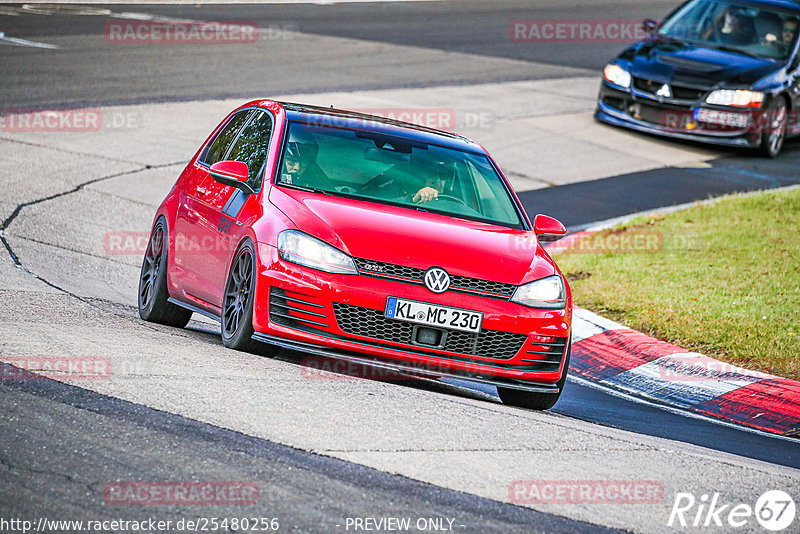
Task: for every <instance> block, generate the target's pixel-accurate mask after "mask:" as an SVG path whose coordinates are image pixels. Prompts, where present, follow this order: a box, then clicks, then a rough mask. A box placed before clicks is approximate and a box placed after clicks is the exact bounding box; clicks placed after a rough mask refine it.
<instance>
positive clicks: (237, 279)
mask: <svg viewBox="0 0 800 534" xmlns="http://www.w3.org/2000/svg"><path fill="white" fill-rule="evenodd" d="M255 289H256V250H255V247H254V246H253V243H252V242H251V241H249V240H248V241H245V242H244V243H243V244H242V245H241V246H240V247H239V250H238V251H237V252H236V255H235V256H234V258H233V261H232V262H231V270H230V273H228V281H227V282H226V283H225V295H224V296H223V300H222V321H221V322H222V325H221V330H222V344H223V345H225V346H226V347H228V348H231V349H235V350H243V351H247V352H255V351H256V350H257V349H258V347H259V343H257V342H256V341H253V340H252V338H251V336H252V335H253V332H254V330H253V304H254V302H255V299H256V295H255Z"/></svg>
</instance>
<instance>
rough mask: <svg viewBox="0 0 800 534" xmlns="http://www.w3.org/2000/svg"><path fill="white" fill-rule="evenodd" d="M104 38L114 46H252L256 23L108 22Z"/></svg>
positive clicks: (257, 29)
mask: <svg viewBox="0 0 800 534" xmlns="http://www.w3.org/2000/svg"><path fill="white" fill-rule="evenodd" d="M103 37H104V38H105V40H106V42H108V43H111V44H168V45H185V44H252V43H256V42H258V39H259V28H258V24H256V23H255V22H254V21H251V20H246V21H195V20H187V21H180V20H146V21H142V20H132V21H112V22H106V24H105V26H104V28H103Z"/></svg>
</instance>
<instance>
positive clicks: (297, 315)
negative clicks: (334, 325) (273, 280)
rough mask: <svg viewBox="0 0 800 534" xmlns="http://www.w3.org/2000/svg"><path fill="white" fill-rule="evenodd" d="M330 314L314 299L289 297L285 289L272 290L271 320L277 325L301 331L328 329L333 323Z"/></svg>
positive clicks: (297, 295)
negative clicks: (309, 328)
mask: <svg viewBox="0 0 800 534" xmlns="http://www.w3.org/2000/svg"><path fill="white" fill-rule="evenodd" d="M309 308H310V309H309ZM312 310H313V311H312ZM328 313H329V310H327V309H326V308H325V306H323V305H322V304H319V303H318V302H315V299H314V297H311V296H307V295H301V294H299V293H291V294H290V295H287V294H286V291H285V290H283V289H280V288H277V287H273V288H270V291H269V320H270V321H272V322H273V323H275V324H279V325H281V326H288V327H290V328H298V329H300V330H307V329H308V327H312V328H320V327H323V328H327V327H328V326H330V323H331V320H330V318H329V317H328Z"/></svg>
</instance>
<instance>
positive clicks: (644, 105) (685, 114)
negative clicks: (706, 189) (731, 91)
mask: <svg viewBox="0 0 800 534" xmlns="http://www.w3.org/2000/svg"><path fill="white" fill-rule="evenodd" d="M700 104H701V103H699V102H688V101H678V100H665V99H661V100H659V99H657V98H652V97H651V96H650V95H649V94H648V93H645V92H642V91H638V90H636V89H633V90H631V91H630V92H629V91H622V90H619V89H616V88H614V87H611V86H609V85H608V84H607V83H606V82H605V81H603V83H602V85H601V87H600V94H599V96H598V98H597V109H596V111H595V115H594V116H595V118H596V119H597V120H599V121H602V122H605V123H608V124H613V125H615V126H622V127H625V128H629V129H632V130H636V131H639V132H643V133H649V134H654V135H659V136H663V137H670V138H673V139H683V140H687V141H699V142H703V143H710V144H715V145H720V146H732V147H743V148H757V147H758V146H759V145H760V143H761V135H760V133H759V132H758V131H757V130H756V129H755V128H754V127H752V126H747V127H729V126H721V125H703V124H698V123H697V122H696V121H695V120H694V112H695V110H696V109H697V108H698V107H704V108H705V107H706V106H701V105H700ZM709 109H711V108H709ZM719 111H722V112H727V111H728V110H726V109H723V108H721V109H719ZM687 126H691V127H692V128H691V129H689V128H687Z"/></svg>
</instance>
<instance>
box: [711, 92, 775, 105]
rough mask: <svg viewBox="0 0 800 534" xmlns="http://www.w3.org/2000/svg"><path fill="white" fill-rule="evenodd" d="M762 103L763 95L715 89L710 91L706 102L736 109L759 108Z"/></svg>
mask: <svg viewBox="0 0 800 534" xmlns="http://www.w3.org/2000/svg"><path fill="white" fill-rule="evenodd" d="M763 101H764V93H761V92H758V91H741V90H733V89H717V90H716V91H711V94H709V95H708V96H707V97H706V102H708V103H709V104H716V105H718V106H736V107H738V108H759V107H761V103H762V102H763Z"/></svg>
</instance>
